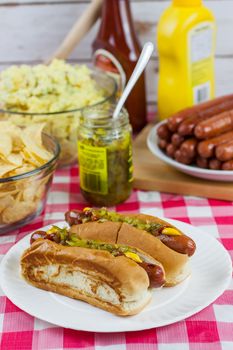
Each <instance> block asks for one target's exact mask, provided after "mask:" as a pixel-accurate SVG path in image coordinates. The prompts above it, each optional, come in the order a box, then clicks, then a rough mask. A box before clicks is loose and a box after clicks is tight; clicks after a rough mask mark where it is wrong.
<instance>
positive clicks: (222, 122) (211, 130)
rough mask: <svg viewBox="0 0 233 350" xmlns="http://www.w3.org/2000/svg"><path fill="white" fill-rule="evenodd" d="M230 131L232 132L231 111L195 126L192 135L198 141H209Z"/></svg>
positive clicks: (232, 114) (232, 111) (232, 113)
mask: <svg viewBox="0 0 233 350" xmlns="http://www.w3.org/2000/svg"><path fill="white" fill-rule="evenodd" d="M231 130H233V110H230V111H227V112H223V113H220V114H218V115H215V116H214V117H211V118H209V119H207V120H203V121H201V122H200V123H198V124H197V126H196V128H195V131H194V133H195V136H196V137H197V138H199V139H209V138H212V137H215V136H218V135H220V134H223V133H224V132H227V131H231Z"/></svg>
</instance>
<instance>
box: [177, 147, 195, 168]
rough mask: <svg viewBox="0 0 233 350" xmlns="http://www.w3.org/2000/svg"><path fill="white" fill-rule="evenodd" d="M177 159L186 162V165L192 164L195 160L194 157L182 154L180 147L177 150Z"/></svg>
mask: <svg viewBox="0 0 233 350" xmlns="http://www.w3.org/2000/svg"><path fill="white" fill-rule="evenodd" d="M175 160H176V161H177V162H179V163H182V164H185V165H189V164H192V162H193V158H192V157H189V156H187V155H184V154H182V152H181V150H180V149H178V150H176V152H175Z"/></svg>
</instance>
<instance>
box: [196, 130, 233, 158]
mask: <svg viewBox="0 0 233 350" xmlns="http://www.w3.org/2000/svg"><path fill="white" fill-rule="evenodd" d="M232 138H233V131H230V132H227V133H225V134H223V135H220V136H217V137H213V138H212V139H209V140H205V141H201V142H200V143H199V144H198V146H197V151H198V153H199V155H200V156H201V157H203V158H211V157H213V156H214V151H215V147H217V146H219V145H221V144H223V143H225V142H228V141H231V140H232Z"/></svg>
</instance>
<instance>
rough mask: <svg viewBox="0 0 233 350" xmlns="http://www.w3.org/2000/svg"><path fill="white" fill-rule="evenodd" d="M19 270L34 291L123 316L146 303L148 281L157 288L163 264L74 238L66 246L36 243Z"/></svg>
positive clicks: (131, 251) (123, 249) (139, 254)
mask: <svg viewBox="0 0 233 350" xmlns="http://www.w3.org/2000/svg"><path fill="white" fill-rule="evenodd" d="M62 235H64V232H63V233H62ZM62 239H63V238H62ZM21 271H22V276H23V277H24V278H25V279H26V281H27V282H29V283H30V284H32V285H33V286H35V287H38V288H41V289H44V290H46V291H52V292H55V293H59V294H62V295H65V296H68V297H71V298H74V299H79V300H82V301H85V302H88V303H89V304H91V305H94V306H97V307H100V308H102V309H104V310H106V311H109V312H112V313H114V314H116V315H122V316H127V315H134V314H136V313H138V312H139V311H140V310H142V309H143V308H144V306H145V305H146V304H147V303H148V302H149V301H150V299H151V290H150V283H151V282H150V281H159V283H160V285H161V279H163V276H164V270H163V267H162V265H161V264H159V263H158V262H157V261H155V260H154V259H153V258H152V257H150V256H148V255H146V254H145V253H143V252H139V250H135V249H130V248H128V247H124V246H117V247H116V246H115V245H109V244H108V245H106V244H102V245H101V244H100V243H97V242H92V241H83V240H79V239H77V237H74V238H72V237H69V240H68V241H67V245H64V244H59V243H56V242H54V241H51V240H49V239H46V238H45V239H44V238H42V239H37V240H36V241H35V242H34V243H32V245H31V247H30V248H28V249H27V250H26V251H25V252H24V253H23V255H22V257H21ZM161 275H162V278H161ZM156 283H157V282H156ZM163 283H164V281H162V284H163Z"/></svg>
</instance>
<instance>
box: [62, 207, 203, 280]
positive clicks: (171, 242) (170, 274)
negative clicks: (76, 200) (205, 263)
mask: <svg viewBox="0 0 233 350" xmlns="http://www.w3.org/2000/svg"><path fill="white" fill-rule="evenodd" d="M75 216H76V220H75V219H74V218H75ZM65 217H66V221H67V222H68V223H69V225H70V226H71V229H70V231H71V232H72V233H75V234H77V235H78V236H79V237H81V238H84V239H96V240H101V241H104V242H109V243H114V244H126V245H129V246H132V247H136V248H139V249H142V250H143V251H145V252H146V253H147V254H149V255H151V256H152V257H154V258H155V259H156V260H158V261H160V262H161V264H162V265H163V266H164V269H165V273H166V285H167V286H171V285H175V284H177V283H179V282H181V281H182V280H183V279H184V278H186V277H187V275H188V274H187V272H186V266H187V262H188V257H189V256H191V255H193V254H194V252H195V248H196V246H195V243H194V242H193V240H191V239H190V238H189V237H187V236H186V235H184V234H183V233H182V232H181V231H180V230H178V229H176V228H175V227H173V226H172V225H170V224H168V223H167V222H165V221H162V220H160V219H158V218H155V217H152V216H148V215H143V214H137V215H127V216H125V215H120V214H117V213H114V212H109V211H107V210H106V209H105V208H102V209H100V210H94V209H87V210H84V211H82V212H80V211H71V212H67V213H66V216H65Z"/></svg>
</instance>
